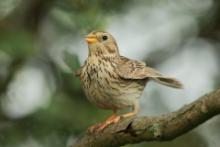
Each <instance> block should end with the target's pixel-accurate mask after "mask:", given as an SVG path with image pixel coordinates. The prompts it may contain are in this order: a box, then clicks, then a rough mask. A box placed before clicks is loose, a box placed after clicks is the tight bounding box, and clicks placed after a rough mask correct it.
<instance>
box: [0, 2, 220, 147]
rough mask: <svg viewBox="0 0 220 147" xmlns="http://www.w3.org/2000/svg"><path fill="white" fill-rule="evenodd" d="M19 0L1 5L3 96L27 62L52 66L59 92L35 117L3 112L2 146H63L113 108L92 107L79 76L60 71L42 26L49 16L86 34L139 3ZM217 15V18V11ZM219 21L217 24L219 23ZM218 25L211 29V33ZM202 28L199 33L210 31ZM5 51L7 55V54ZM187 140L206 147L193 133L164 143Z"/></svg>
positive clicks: (72, 61)
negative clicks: (105, 109) (49, 48)
mask: <svg viewBox="0 0 220 147" xmlns="http://www.w3.org/2000/svg"><path fill="white" fill-rule="evenodd" d="M15 1H16V0H10V1H8V0H1V1H0V9H2V10H0V13H1V12H2V15H0V57H1V59H0V92H1V93H0V96H1V99H3V98H4V97H5V96H6V95H7V90H8V89H9V87H10V83H11V82H12V79H13V78H15V77H16V73H17V71H18V69H20V68H21V67H23V66H25V65H27V64H29V63H30V61H32V60H34V61H35V62H44V63H45V64H47V65H48V66H49V67H50V68H51V71H52V73H51V72H48V71H47V70H49V69H44V70H45V71H46V73H47V74H48V75H47V77H54V79H55V80H54V81H55V83H54V84H55V87H56V88H55V92H51V95H50V96H51V102H50V104H49V105H48V106H46V107H43V108H40V109H38V111H36V112H33V113H32V114H31V115H27V116H25V117H23V118H10V117H9V116H7V115H6V114H4V112H1V113H0V114H1V115H0V118H1V120H0V146H1V147H12V146H16V147H30V146H39V147H63V146H65V145H66V144H67V140H68V139H70V138H71V137H72V136H73V137H76V136H79V135H81V133H82V132H83V131H84V130H86V128H87V127H88V126H89V125H91V124H94V123H96V122H99V121H101V120H104V119H105V118H106V117H107V116H108V115H109V114H110V113H111V112H110V111H102V110H100V109H98V108H96V107H95V106H93V105H91V104H90V103H89V102H88V101H87V100H86V97H85V95H84V93H83V91H82V89H81V86H80V82H79V79H78V78H76V77H73V74H72V73H66V72H65V71H63V70H62V69H60V68H59V67H58V66H57V65H56V63H55V62H54V60H53V59H52V58H50V56H49V55H48V52H47V51H46V50H47V45H45V44H44V43H45V42H44V39H42V36H41V35H42V34H41V33H42V32H40V28H41V27H42V26H43V25H44V23H45V21H48V20H49V21H50V22H51V23H53V24H55V25H57V27H58V28H59V29H60V31H61V33H66V32H69V31H70V32H71V33H72V34H74V33H75V34H85V33H88V32H89V31H91V30H93V29H104V28H106V26H107V25H108V18H109V17H111V16H114V15H120V14H122V13H124V12H125V11H124V10H125V9H126V8H129V7H131V6H132V4H133V3H135V1H133V0H120V1H117V0H106V1H104V0H50V1H44V0H20V1H19V2H18V1H17V2H15ZM146 2H147V3H149V5H153V3H152V1H151V0H149V1H146ZM5 7H10V8H5ZM6 11H7V13H6ZM3 13H4V15H3ZM213 18H216V16H215V15H214V14H213ZM131 19H132V18H131ZM217 20H218V19H216V23H217V22H218V21H217ZM204 21H205V20H204ZM202 22H203V21H202ZM217 24H218V23H217ZM201 25H203V23H201ZM204 26H205V25H204ZM216 27H217V26H216ZM216 29H217V28H213V31H215V30H216ZM202 32H203V31H201V35H204V36H206V35H207V33H202ZM204 32H205V31H204ZM46 35H47V34H46ZM212 36H213V35H212ZM47 37H48V38H50V37H52V36H49V35H48V36H47ZM211 39H212V38H211ZM3 55H4V56H6V58H3ZM63 56H64V59H65V63H66V64H67V65H68V66H69V68H70V69H71V71H74V70H75V69H77V68H78V67H79V66H80V64H79V60H78V57H77V56H75V55H73V54H69V53H68V52H67V53H64V55H63ZM153 56H157V55H153ZM164 56H169V55H164ZM153 59H155V58H153V57H152V58H150V59H149V60H150V62H152V63H154V61H153ZM162 60H164V59H163V57H161V61H162ZM33 79H34V77H33ZM48 79H49V78H48ZM48 79H47V80H48ZM219 79H220V78H219V77H217V80H216V81H220V80H219ZM48 83H49V82H48ZM218 86H219V83H218ZM21 87H25V85H24V84H23V83H21ZM197 140H200V143H201V144H202V145H197V143H198V142H197ZM29 141H30V142H29ZM36 142H37V143H36ZM34 144H35V145H34ZM36 144H37V145H36ZM188 144H190V145H191V146H200V147H203V146H204V147H205V146H206V144H205V143H204V142H202V138H201V137H200V136H199V135H198V134H197V133H195V132H193V133H190V135H188V136H183V137H181V138H178V139H176V140H175V141H173V142H171V143H165V144H164V147H166V146H167V147H168V146H169V147H170V146H180V147H185V146H189V145H188ZM146 145H148V146H152V147H159V146H161V143H147V144H146V143H141V144H139V145H136V146H137V147H138V146H139V147H142V146H146ZM128 146H134V145H128Z"/></svg>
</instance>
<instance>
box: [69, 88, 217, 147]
mask: <svg viewBox="0 0 220 147" xmlns="http://www.w3.org/2000/svg"><path fill="white" fill-rule="evenodd" d="M219 113H220V89H218V90H216V91H214V92H212V93H209V94H206V95H204V96H202V97H200V98H199V99H198V100H196V101H195V102H192V103H191V104H189V105H185V106H184V107H182V108H181V109H179V110H177V111H176V112H171V113H168V114H166V115H162V116H158V117H137V118H130V119H124V120H122V121H120V122H119V123H117V124H114V125H111V126H109V127H108V128H106V129H105V130H104V131H103V132H101V133H95V134H88V133H87V134H86V135H85V136H83V137H82V138H81V139H79V140H78V141H77V142H75V143H74V144H73V145H72V146H71V147H116V146H122V145H125V144H134V143H139V142H143V141H154V140H158V141H169V140H172V139H174V138H176V137H178V136H180V135H183V134H184V133H187V132H188V131H191V130H192V129H193V128H195V127H197V126H198V125H200V124H202V123H204V122H205V121H206V120H208V119H210V118H212V117H213V116H215V115H217V114H219Z"/></svg>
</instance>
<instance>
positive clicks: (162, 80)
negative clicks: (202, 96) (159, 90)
mask: <svg viewBox="0 0 220 147" xmlns="http://www.w3.org/2000/svg"><path fill="white" fill-rule="evenodd" d="M151 79H152V80H154V81H155V82H157V83H159V84H162V85H166V86H169V87H173V88H178V89H182V88H183V84H182V83H181V82H179V81H178V80H176V79H174V78H169V77H164V76H158V77H151Z"/></svg>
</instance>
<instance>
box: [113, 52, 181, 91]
mask: <svg viewBox="0 0 220 147" xmlns="http://www.w3.org/2000/svg"><path fill="white" fill-rule="evenodd" d="M116 72H117V74H118V75H119V76H120V77H121V78H124V79H145V78H149V79H152V80H154V81H155V82H157V83H160V84H163V85H166V86H169V87H173V88H183V85H182V84H181V83H180V82H179V81H178V80H176V79H175V78H170V77H167V76H164V75H162V74H161V73H159V72H158V71H156V70H155V69H153V68H150V67H147V66H146V64H145V63H144V62H140V61H136V60H131V59H128V58H125V57H122V56H121V57H120V58H118V59H116Z"/></svg>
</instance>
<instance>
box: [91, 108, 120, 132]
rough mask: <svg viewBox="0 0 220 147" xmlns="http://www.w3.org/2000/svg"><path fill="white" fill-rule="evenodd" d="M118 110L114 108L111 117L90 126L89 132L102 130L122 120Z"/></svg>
mask: <svg viewBox="0 0 220 147" xmlns="http://www.w3.org/2000/svg"><path fill="white" fill-rule="evenodd" d="M116 112H117V111H116V110H113V114H112V115H111V116H110V117H108V118H107V119H106V120H105V121H104V122H102V123H99V124H96V125H93V126H91V127H90V128H89V132H94V131H97V132H100V131H102V130H104V129H105V128H106V127H107V126H109V125H110V124H113V123H117V122H118V121H119V120H120V116H118V115H117V114H116Z"/></svg>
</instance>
